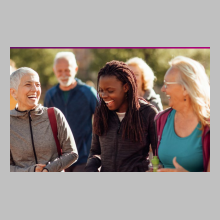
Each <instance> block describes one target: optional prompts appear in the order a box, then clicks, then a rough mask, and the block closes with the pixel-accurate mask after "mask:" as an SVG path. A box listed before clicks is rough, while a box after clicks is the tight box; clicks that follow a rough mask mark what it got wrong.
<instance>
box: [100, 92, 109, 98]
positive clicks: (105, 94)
mask: <svg viewBox="0 0 220 220" xmlns="http://www.w3.org/2000/svg"><path fill="white" fill-rule="evenodd" d="M99 96H100V97H101V98H102V99H105V98H107V97H108V94H107V92H99Z"/></svg>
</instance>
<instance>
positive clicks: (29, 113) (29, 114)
mask: <svg viewBox="0 0 220 220" xmlns="http://www.w3.org/2000/svg"><path fill="white" fill-rule="evenodd" d="M28 116H29V125H30V131H31V141H32V147H33V151H34V157H35V162H36V164H38V162H37V156H36V152H35V147H34V139H33V132H32V127H31V121H32V119H31V111H29V112H28Z"/></svg>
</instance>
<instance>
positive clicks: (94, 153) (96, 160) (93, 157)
mask: <svg viewBox="0 0 220 220" xmlns="http://www.w3.org/2000/svg"><path fill="white" fill-rule="evenodd" d="M100 166H101V148H100V143H99V136H98V135H96V134H93V135H92V146H91V149H90V154H89V157H88V160H87V164H86V168H85V169H86V171H87V172H99V168H100Z"/></svg>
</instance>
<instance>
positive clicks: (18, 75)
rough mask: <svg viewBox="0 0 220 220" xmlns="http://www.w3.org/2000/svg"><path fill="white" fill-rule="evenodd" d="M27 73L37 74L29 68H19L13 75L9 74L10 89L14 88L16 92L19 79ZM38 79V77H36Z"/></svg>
mask: <svg viewBox="0 0 220 220" xmlns="http://www.w3.org/2000/svg"><path fill="white" fill-rule="evenodd" d="M29 73H33V74H37V75H38V73H37V72H36V71H35V70H33V69H31V68H29V67H21V68H19V69H17V70H15V71H14V72H13V73H11V75H10V89H12V88H14V89H16V90H18V86H19V84H20V81H21V78H22V77H23V76H25V75H27V74H29ZM38 77H39V75H38Z"/></svg>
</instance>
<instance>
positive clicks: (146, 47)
mask: <svg viewBox="0 0 220 220" xmlns="http://www.w3.org/2000/svg"><path fill="white" fill-rule="evenodd" d="M10 49H210V47H10Z"/></svg>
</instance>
